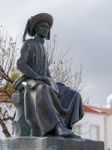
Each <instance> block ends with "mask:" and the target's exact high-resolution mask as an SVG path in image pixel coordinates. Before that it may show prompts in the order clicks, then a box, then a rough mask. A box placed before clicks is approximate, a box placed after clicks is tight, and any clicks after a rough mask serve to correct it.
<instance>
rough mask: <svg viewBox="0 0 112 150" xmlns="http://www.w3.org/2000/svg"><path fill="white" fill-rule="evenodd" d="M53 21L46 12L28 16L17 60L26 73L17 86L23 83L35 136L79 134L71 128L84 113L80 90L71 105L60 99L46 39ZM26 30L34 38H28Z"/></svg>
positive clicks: (48, 37)
mask: <svg viewBox="0 0 112 150" xmlns="http://www.w3.org/2000/svg"><path fill="white" fill-rule="evenodd" d="M52 25H53V18H52V16H51V15H50V14H47V13H41V14H38V15H35V16H33V17H31V18H30V19H29V20H28V22H27V25H26V29H25V32H24V35H23V41H24V43H23V46H22V48H21V55H20V58H19V59H18V61H17V68H18V69H19V70H20V72H21V73H22V74H23V75H22V77H20V78H19V79H18V80H17V81H16V82H15V85H14V86H15V87H16V88H18V89H20V87H24V114H25V120H26V122H27V124H28V125H29V126H30V128H31V129H32V132H31V134H32V136H45V135H54V136H62V137H78V136H76V135H75V134H74V133H73V132H72V131H71V128H72V125H73V124H74V123H75V122H77V121H78V120H80V119H81V118H82V116H83V108H82V101H81V97H80V94H79V93H78V92H75V95H74V96H73V98H72V99H71V101H69V105H68V107H66V108H64V105H62V104H61V102H60V100H59V99H60V97H59V95H60V91H59V87H58V86H57V84H56V83H55V82H54V81H53V79H52V77H51V76H50V72H49V68H48V60H47V55H46V50H45V47H44V41H45V40H49V39H50V29H51V27H52ZM26 34H28V35H29V36H31V37H34V38H32V39H28V40H26V39H25V38H26ZM61 87H62V86H61ZM65 101H66V100H65Z"/></svg>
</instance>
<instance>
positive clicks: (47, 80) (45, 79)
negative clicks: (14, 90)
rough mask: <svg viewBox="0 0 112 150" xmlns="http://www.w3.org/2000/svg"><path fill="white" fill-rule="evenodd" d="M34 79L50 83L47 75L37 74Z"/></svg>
mask: <svg viewBox="0 0 112 150" xmlns="http://www.w3.org/2000/svg"><path fill="white" fill-rule="evenodd" d="M36 80H42V81H44V82H46V83H47V84H48V85H51V84H50V80H49V78H47V77H45V76H38V77H37V78H36Z"/></svg>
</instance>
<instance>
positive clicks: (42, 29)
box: [35, 22, 50, 38]
mask: <svg viewBox="0 0 112 150" xmlns="http://www.w3.org/2000/svg"><path fill="white" fill-rule="evenodd" d="M49 31H50V27H49V24H48V23H47V22H41V23H39V24H38V25H37V26H36V28H35V32H36V34H37V35H38V36H40V37H41V38H47V36H48V34H49Z"/></svg>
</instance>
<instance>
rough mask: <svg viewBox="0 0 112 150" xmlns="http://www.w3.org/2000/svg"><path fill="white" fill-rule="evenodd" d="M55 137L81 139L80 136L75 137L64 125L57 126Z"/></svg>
mask: <svg viewBox="0 0 112 150" xmlns="http://www.w3.org/2000/svg"><path fill="white" fill-rule="evenodd" d="M55 135H56V136H61V137H71V138H79V136H77V135H75V134H74V133H73V132H72V131H71V130H69V129H67V128H66V127H65V126H63V125H62V123H58V124H57V126H56V128H55Z"/></svg>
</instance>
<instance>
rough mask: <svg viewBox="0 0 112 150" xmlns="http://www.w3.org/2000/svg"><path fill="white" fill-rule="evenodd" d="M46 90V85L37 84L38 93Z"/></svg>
mask: <svg viewBox="0 0 112 150" xmlns="http://www.w3.org/2000/svg"><path fill="white" fill-rule="evenodd" d="M47 88H48V86H47V85H46V84H39V86H38V90H39V91H44V90H45V89H47Z"/></svg>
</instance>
